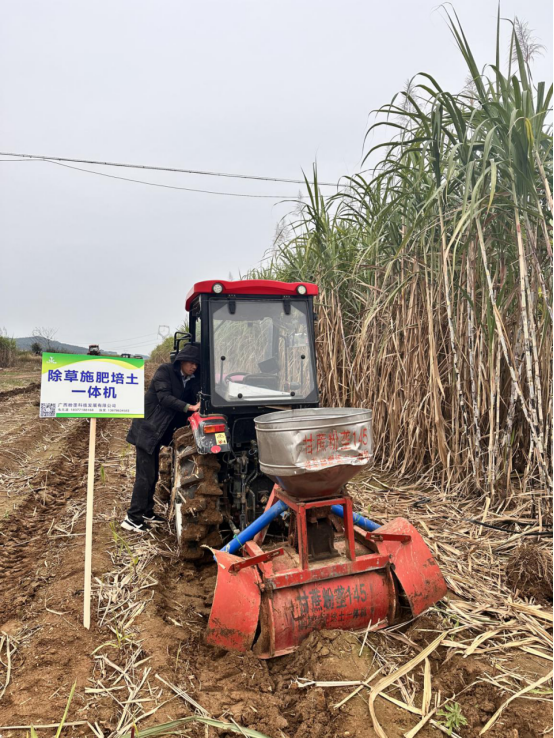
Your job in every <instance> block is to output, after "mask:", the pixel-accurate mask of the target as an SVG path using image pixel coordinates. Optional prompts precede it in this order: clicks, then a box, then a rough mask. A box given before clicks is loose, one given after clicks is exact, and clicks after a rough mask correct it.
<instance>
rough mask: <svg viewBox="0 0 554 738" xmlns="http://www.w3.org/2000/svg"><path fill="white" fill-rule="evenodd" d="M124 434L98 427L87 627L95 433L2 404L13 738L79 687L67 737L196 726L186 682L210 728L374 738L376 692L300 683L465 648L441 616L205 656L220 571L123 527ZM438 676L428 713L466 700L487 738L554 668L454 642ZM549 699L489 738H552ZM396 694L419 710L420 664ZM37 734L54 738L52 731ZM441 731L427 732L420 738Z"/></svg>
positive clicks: (164, 534) (472, 724) (168, 540)
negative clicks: (88, 497)
mask: <svg viewBox="0 0 554 738" xmlns="http://www.w3.org/2000/svg"><path fill="white" fill-rule="evenodd" d="M126 431H127V424H126V423H125V421H119V420H100V421H99V423H98V439H97V465H96V490H95V519H94V557H93V578H94V602H93V623H92V627H91V629H90V630H89V631H87V630H85V629H84V628H83V626H82V598H83V549H84V510H85V483H86V457H87V448H88V422H87V421H86V420H81V419H68V420H63V421H58V420H46V419H43V420H40V419H39V418H38V388H37V387H36V386H33V387H31V388H30V389H27V390H26V391H24V392H16V393H14V394H10V395H9V396H7V397H6V396H4V397H2V396H1V395H0V547H1V550H2V554H1V558H0V644H2V643H3V644H4V645H3V647H2V645H0V694H1V693H2V689H3V686H4V685H5V684H6V682H7V687H6V689H5V692H4V694H3V696H2V697H1V698H0V733H1V734H2V736H4V737H9V736H23V735H26V733H27V732H28V731H26V730H25V729H19V730H9V729H6V727H5V726H14V725H22V726H27V725H31V724H34V725H44V724H49V723H56V722H58V721H59V720H60V719H61V716H62V714H63V712H64V708H65V705H66V702H67V699H68V696H69V693H70V690H71V687H72V685H73V684H74V683H75V684H76V688H75V695H74V697H73V700H72V702H71V706H70V709H69V714H68V718H67V719H68V721H69V722H70V723H78V724H77V725H71V726H69V727H67V728H65V729H64V733H63V735H75V736H77V735H87V736H90V735H94V734H96V735H102V736H115V735H122V729H123V728H125V726H126V725H128V724H130V721H131V722H132V720H133V719H134V720H135V721H137V727H138V728H139V729H143V728H146V727H149V726H153V725H158V724H160V723H164V722H167V721H169V720H172V719H177V718H179V717H184V716H187V715H193V714H194V708H193V707H192V706H191V705H190V704H189V703H188V702H187V701H186V700H183V699H182V698H181V697H179V696H177V695H176V694H175V692H174V691H172V689H171V687H170V686H168V685H175V686H177V687H179V688H180V689H181V690H183V691H184V692H186V693H187V694H188V695H189V696H190V697H191V698H193V699H194V700H195V701H196V702H197V703H199V704H200V705H201V706H202V708H203V709H204V710H205V711H206V712H207V713H209V714H210V715H211V716H213V717H215V718H220V719H222V720H225V721H227V722H232V720H234V721H235V722H236V723H237V724H238V725H240V726H242V727H248V728H252V729H255V730H257V731H260V732H261V733H263V734H265V735H267V736H270V738H283V737H284V738H336V737H338V736H344V737H345V738H348V737H351V738H353V737H359V738H375V736H376V735H377V734H376V733H375V731H374V729H373V727H372V721H371V718H370V715H369V711H368V696H369V691H368V688H366V687H363V688H362V690H361V691H360V692H359V693H358V694H357V695H356V696H354V697H352V698H351V699H350V700H349V701H347V702H346V704H344V706H342V707H340V708H338V709H337V708H335V707H334V706H335V705H336V704H337V703H339V702H340V701H341V700H343V699H344V698H345V697H347V696H348V695H349V694H350V693H351V692H352V691H353V690H354V689H355V687H354V686H344V687H337V686H329V685H327V686H318V685H317V684H315V685H314V684H310V682H309V681H308V682H306V681H303V680H311V682H316V683H318V682H327V683H328V682H335V681H343V680H344V681H356V680H362V681H363V680H366V679H367V678H368V677H369V676H370V675H371V674H373V673H374V672H375V671H377V670H378V669H379V667H381V668H382V670H381V672H380V673H379V675H378V676H377V677H375V678H374V680H373V681H372V684H375V683H376V682H377V681H378V680H379V678H380V677H381V676H383V675H385V674H387V673H389V670H388V669H387V664H390V663H394V664H396V665H401V664H403V663H406V662H407V661H408V660H409V659H410V658H412V657H414V656H415V655H416V654H418V653H419V652H420V651H421V649H422V648H424V647H425V646H426V645H427V644H428V643H430V642H431V641H433V640H434V639H435V638H436V637H437V635H439V634H440V633H442V632H443V631H444V630H445V629H450V630H452V632H453V634H452V635H449V638H450V640H451V641H452V640H456V639H457V638H460V637H461V635H460V634H459V633H458V631H456V628H457V627H458V626H457V624H456V623H452V622H451V620H449V619H448V618H447V617H446V615H445V614H444V612H441V610H440V609H437V610H435V611H433V612H431V613H429V614H426V615H424V616H422V617H420V618H419V619H417V620H416V621H415V622H413V623H411V624H409V625H407V626H406V627H404V628H402V629H400V630H397V631H394V632H393V633H390V634H385V633H371V634H369V636H368V639H367V642H366V645H365V646H364V647H363V648H362V641H363V635H360V634H355V633H349V632H343V631H333V632H330V631H320V632H314V633H312V634H311V635H310V636H309V637H308V638H307V639H306V641H304V643H303V644H302V645H301V646H300V648H299V649H298V650H297V651H296V652H295V653H294V654H292V655H289V656H285V657H281V658H277V659H273V660H270V661H260V660H258V659H257V658H256V657H254V656H253V655H252V654H235V653H229V652H226V651H223V650H220V649H215V648H213V647H210V646H208V645H206V644H205V642H204V633H205V628H206V623H207V619H208V615H209V610H210V605H211V601H212V596H213V590H214V586H215V582H216V570H215V566H214V565H212V564H210V565H205V566H202V567H197V566H196V565H194V564H192V563H187V562H182V561H180V560H179V559H178V558H176V556H175V550H174V546H173V537H172V533H171V531H170V529H169V526H166V527H165V528H163V529H161V530H159V531H157V532H156V533H151V534H149V535H148V536H146V537H144V538H140V537H136V536H133V535H132V534H125V535H123V531H121V529H120V528H119V521H120V520H121V519H122V516H123V514H124V511H125V508H126V506H127V505H128V501H129V498H130V491H131V487H132V482H133V477H134V469H133V465H134V450H133V449H131V448H130V447H128V445H127V444H126V442H125V434H126ZM407 514H408V513H407ZM422 532H423V531H422ZM139 539H140V540H139ZM2 634H3V637H4V640H3V641H2ZM463 635H464V637H467V638H468V639H469V641H468V642H471V641H472V639H473V637H474V634H472V633H471V631H469V632H464V633H463ZM6 636H7V639H6ZM10 644H11V648H12V651H11V657H10V666H9V673H8V660H7V653H8V650H9V647H10ZM2 649H3V650H2ZM477 650H478V651H479V649H477ZM430 664H431V675H432V694H433V701H432V703H431V704H432V705H434V699H435V697H437V696H438V695H439V693H440V695H441V700H444V699H446V698H448V697H451V696H454V695H457V696H456V698H455V699H456V702H458V704H459V705H460V707H461V712H462V714H463V716H464V717H465V719H466V721H467V724H466V725H465V726H461V727H459V728H457V729H456V731H455V733H457V734H458V735H459V736H462V738H474V737H476V736H478V735H479V732H480V730H481V729H482V728H483V726H484V725H485V723H486V722H487V720H488V719H489V718H490V717H491V716H492V715H493V714H494V713H495V711H496V710H497V709H498V708H499V707H500V706H501V705H502V704H503V703H504V702H505V701H506V700H507V699H508V697H509V696H510V695H511V694H512V693H513V691H515V690H517V687H516V688H515V690H514V687H513V684H514V683H513V682H510V680H509V679H508V678H507V677H506V673H507V672H508V673H512V674H516V675H517V678H518V679H520V680H521V681H520V687H519V688H522V687H523V686H525V685H526V684H527V683H529V682H532V681H535V680H537V679H538V678H539V677H542V676H544V675H545V674H547V673H548V671H549V669H550V668H551V662H549V661H548V660H545V659H544V658H541V657H539V656H537V655H534V654H532V653H529V652H525V651H523V650H519V649H517V648H511V649H509V650H506V651H505V652H502V653H500V654H499V653H498V652H497V651H496V652H493V653H492V654H491V655H489V654H488V653H486V652H485V649H483V651H482V652H478V653H473V654H470V655H468V656H466V657H464V655H463V653H462V652H461V651H460V649H456V648H454V647H451V646H448V645H441V646H440V647H439V648H438V649H437V650H435V651H434V652H433V653H432V654H431V656H430ZM141 680H142V681H141ZM306 683H308V684H310V686H303V685H305V684H306ZM130 685H135V686H136V687H137V689H136V690H135V687H134V686H130ZM549 688H550V685H549V684H548V683H546V684H545V685H543V688H542V691H541V693H540V694H533V695H528V696H527V698H525V697H524V698H518V699H516V700H514V701H513V702H512V703H511V704H510V705H509V706H508V707H507V708H506V709H505V711H504V712H503V713H502V714H501V716H500V718H499V719H498V720H497V722H496V723H495V724H494V725H493V726H492V727H491V728H490V730H489V731H488V732H487V733H486V736H488V737H489V738H538V737H539V736H542V735H544V732H545V731H547V730H548V729H549V728H551V726H552V717H551V716H552V709H551V703H550V702H548V701H547V700H548V699H549V698H550V695H549ZM510 690H511V691H510ZM386 691H387V694H389V695H390V696H392V697H394V698H396V699H397V700H400V701H401V702H402V703H407V702H410V700H411V702H412V704H413V706H414V707H415V708H416V709H417V708H418V707H419V706H421V700H422V694H423V668H422V665H420V666H418V667H417V668H416V669H415V670H414V671H413V673H412V674H411V675H410V678H409V679H408V680H407V681H406V682H405V688H404V691H402V690H400V689H398V688H392V689H388V690H386ZM539 691H540V690H539ZM550 691H551V690H550ZM375 704H376V712H377V717H378V719H379V722H380V723H381V725H382V727H383V728H384V730H385V731H386V734H387V736H389V737H390V738H400V737H401V736H403V735H404V733H405V732H406V731H408V730H410V729H411V728H413V727H414V725H416V723H417V722H418V720H419V719H420V716H418V715H416V714H413V713H411V712H409V711H407V710H406V709H402V708H401V707H399V706H397V705H396V704H392V703H391V702H388V701H386V700H385V699H382V698H377V700H376V703H375ZM148 713H151V714H148ZM83 721H84V722H83ZM38 732H39V735H40V736H41V737H42V736H49V735H54V733H55V730H53V729H47V728H44V729H39V731H38ZM227 734H229V733H224V732H222V731H221V730H218V729H215V728H207V727H205V726H203V725H199V724H192V725H187V727H186V731H185V730H184V731H183V735H189V736H193V737H194V738H200V737H201V736H202V737H203V738H205V737H206V736H208V738H210V737H211V738H213V737H215V736H221V735H227ZM442 734H443V733H441V732H440V731H439V730H438V728H437V727H435V726H433V725H432V724H430V723H428V724H427V725H426V726H425V727H424V728H423V729H422V730H421V731H420V732H419V733H418V736H419V737H420V738H430V737H431V736H440V735H442Z"/></svg>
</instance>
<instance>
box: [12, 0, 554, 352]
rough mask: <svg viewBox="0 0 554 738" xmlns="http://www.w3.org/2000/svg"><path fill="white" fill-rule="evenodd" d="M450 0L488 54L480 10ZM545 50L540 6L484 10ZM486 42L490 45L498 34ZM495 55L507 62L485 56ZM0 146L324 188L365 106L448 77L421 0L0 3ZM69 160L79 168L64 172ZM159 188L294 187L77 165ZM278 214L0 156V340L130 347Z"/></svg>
mask: <svg viewBox="0 0 554 738" xmlns="http://www.w3.org/2000/svg"><path fill="white" fill-rule="evenodd" d="M455 7H456V9H457V11H458V14H459V15H460V18H461V20H462V23H463V25H464V29H465V32H466V35H467V36H468V39H469V41H470V44H471V47H472V49H473V51H474V54H475V55H476V57H477V60H478V63H479V64H480V65H484V64H486V63H487V62H492V61H494V42H495V23H496V20H495V19H496V8H497V1H496V0H462V1H461V2H457V3H456V4H455ZM501 12H502V15H503V16H505V17H512V18H513V16H514V15H518V16H519V17H520V18H522V19H525V20H526V21H528V22H529V24H530V26H531V27H532V28H533V29H535V32H536V34H537V36H538V37H539V38H540V40H541V41H542V43H544V44H545V45H546V46H547V50H546V52H545V53H544V56H543V57H542V58H540V59H538V60H537V62H536V63H535V67H534V69H535V75H534V77H535V80H536V81H538V80H545V81H546V82H547V83H548V84H550V82H551V79H552V42H551V36H552V3H551V2H550V0H509V1H508V0H503V2H502V7H501ZM505 26H506V33H508V26H507V24H505ZM505 57H507V52H506V54H505ZM0 65H1V70H0V79H1V81H0V144H1V145H0V150H1V151H3V152H16V153H29V154H38V155H46V156H60V157H70V158H79V159H96V160H102V161H118V162H129V163H141V164H154V165H160V166H170V167H171V166H173V167H178V168H191V169H201V170H211V171H218V172H234V173H244V174H256V175H265V176H274V177H284V178H293V179H297V178H301V176H302V170H303V169H304V170H305V171H306V172H309V171H310V170H311V167H312V162H314V160H316V159H317V162H318V171H319V177H320V179H321V180H324V181H331V182H334V181H336V180H337V178H339V177H340V176H342V175H343V174H348V173H354V172H356V171H357V170H358V168H359V165H360V159H361V153H362V144H363V137H364V133H365V131H366V129H367V125H368V120H369V114H370V111H371V110H372V109H374V108H376V107H378V106H380V105H382V104H384V103H386V102H388V101H389V100H390V99H391V97H392V96H393V95H394V93H395V92H397V91H398V90H399V89H401V88H402V87H403V86H404V84H405V81H406V80H407V79H408V78H409V77H411V76H413V75H414V74H415V73H417V72H418V71H425V72H429V73H431V74H433V75H434V76H436V77H437V79H438V80H439V82H440V83H441V84H442V86H443V87H444V88H446V89H450V90H452V91H457V90H460V89H461V88H462V87H463V85H464V80H465V77H466V75H467V71H466V69H465V67H464V64H463V60H462V58H461V56H460V53H459V52H458V50H457V48H456V47H455V43H454V40H453V38H452V36H451V34H450V32H449V31H448V29H447V26H446V23H445V20H444V13H443V12H442V11H441V10H440V9H438V4H437V3H436V2H432V1H431V0H389V2H382V1H381V0H379V2H377V1H376V0H366V1H365V2H362V1H361V0H359V1H354V0H350V1H349V0H340V2H339V1H338V0H335V1H334V2H330V1H326V0H310V1H307V0H294V1H292V0H280V1H277V0H263V1H262V0H257V1H254V0H250V1H247V0H224V1H221V2H215V1H212V2H210V1H209V0H201V1H200V0H196V2H188V1H187V0H156V1H154V0H148V1H146V0H94V2H90V1H89V2H83V1H82V0H35V1H31V0H0ZM76 166H85V165H76ZM88 168H89V169H94V170H95V171H102V172H105V173H110V174H113V175H117V176H127V177H134V178H138V179H144V180H148V181H151V182H160V183H165V184H169V185H174V186H179V187H193V188H200V189H210V190H218V191H223V192H235V193H247V194H257V195H262V194H263V195H266V194H268V195H278V196H284V197H294V196H296V195H297V193H298V190H299V187H298V186H297V185H294V184H283V183H269V182H268V183H263V182H253V181H247V180H244V181H242V180H234V179H224V178H214V177H204V176H196V175H195V176H191V175H185V174H165V173H155V172H140V171H137V170H129V169H127V170H119V169H117V170H116V169H111V168H101V167H93V166H89V167H88ZM291 207H292V206H291V205H290V204H282V203H279V201H278V200H271V199H249V198H244V199H243V198H237V197H223V196H216V195H208V194H199V193H193V192H185V191H177V190H171V189H162V188H157V187H149V186H146V185H142V184H135V183H130V182H122V181H118V180H115V179H108V178H105V177H98V176H95V175H92V174H87V173H84V172H79V171H72V170H70V169H67V168H62V167H61V166H57V165H54V164H50V163H45V162H30V161H26V162H9V161H7V162H3V163H0V237H1V244H2V248H1V262H0V328H2V327H4V328H5V329H6V330H7V332H8V334H9V335H12V336H27V335H30V334H31V331H32V330H33V328H34V327H35V326H49V327H52V328H55V329H57V334H56V338H57V339H59V340H62V341H67V342H71V343H78V344H81V345H88V344H89V343H100V344H101V346H102V347H103V348H105V349H112V350H118V351H121V350H122V351H126V350H128V351H131V352H140V353H147V352H148V351H149V350H151V349H152V347H153V346H154V345H155V344H156V343H157V340H156V334H157V331H158V326H159V325H160V324H168V325H170V326H171V328H172V329H175V328H176V327H177V326H178V325H179V324H180V322H181V321H182V320H183V318H184V317H185V312H184V302H185V296H186V293H187V292H188V290H189V288H190V286H191V285H192V284H193V283H194V282H195V281H198V280H201V279H210V278H222V279H227V278H228V277H229V274H230V273H231V274H232V275H233V277H234V278H238V277H239V275H240V274H244V273H245V272H246V271H247V270H248V269H249V268H250V267H253V266H255V265H257V264H258V263H259V262H260V260H261V259H262V258H263V255H264V253H265V252H266V251H267V249H268V248H270V246H271V244H272V239H273V236H274V233H275V228H276V225H277V222H278V221H279V219H280V218H281V217H282V216H283V215H284V214H286V213H287V211H289V210H290V209H291Z"/></svg>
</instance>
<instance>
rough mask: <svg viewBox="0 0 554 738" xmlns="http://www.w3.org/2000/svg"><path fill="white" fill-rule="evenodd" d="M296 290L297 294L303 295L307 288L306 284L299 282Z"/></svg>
mask: <svg viewBox="0 0 554 738" xmlns="http://www.w3.org/2000/svg"><path fill="white" fill-rule="evenodd" d="M296 291H297V292H298V294H299V295H305V294H306V292H307V291H308V290H307V289H306V285H304V284H299V285H298V287H297V288H296Z"/></svg>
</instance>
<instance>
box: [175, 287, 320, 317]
mask: <svg viewBox="0 0 554 738" xmlns="http://www.w3.org/2000/svg"><path fill="white" fill-rule="evenodd" d="M214 284H220V285H222V287H223V292H220V293H218V294H220V295H269V296H276V295H283V296H290V297H292V296H295V297H305V296H307V295H317V294H318V293H319V289H318V287H317V285H315V284H312V283H311V282H278V281H276V280H272V279H243V280H241V281H238V282H229V281H228V280H225V279H206V280H204V281H203V282H196V284H195V285H193V287H192V288H191V289H190V291H189V293H188V295H187V299H186V302H185V308H186V310H187V311H190V308H191V306H192V303H193V301H194V300H195V299H196V298H197V297H198V295H203V294H209V295H216V293H215V292H214V291H213V289H212V288H213V286H214ZM300 285H303V286H304V287H305V288H306V292H305V295H300V294H299V293H298V291H297V287H299V286H300Z"/></svg>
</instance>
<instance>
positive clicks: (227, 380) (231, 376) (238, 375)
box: [225, 372, 249, 384]
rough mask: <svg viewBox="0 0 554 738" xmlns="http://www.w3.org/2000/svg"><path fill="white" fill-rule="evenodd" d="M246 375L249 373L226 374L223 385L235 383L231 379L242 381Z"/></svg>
mask: <svg viewBox="0 0 554 738" xmlns="http://www.w3.org/2000/svg"><path fill="white" fill-rule="evenodd" d="M247 374H249V372H231V374H227V376H226V377H225V384H229V382H232V381H235V380H233V377H240V378H241V379H242V378H243V377H246V375H247Z"/></svg>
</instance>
